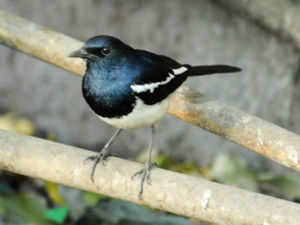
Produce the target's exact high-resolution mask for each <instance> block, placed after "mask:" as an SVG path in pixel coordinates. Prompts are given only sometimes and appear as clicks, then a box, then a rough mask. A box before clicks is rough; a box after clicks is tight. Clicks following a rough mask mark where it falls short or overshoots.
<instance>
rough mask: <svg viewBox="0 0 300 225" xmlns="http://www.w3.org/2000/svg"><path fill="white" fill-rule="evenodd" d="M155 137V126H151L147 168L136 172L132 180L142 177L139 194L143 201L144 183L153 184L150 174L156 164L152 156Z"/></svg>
mask: <svg viewBox="0 0 300 225" xmlns="http://www.w3.org/2000/svg"><path fill="white" fill-rule="evenodd" d="M153 136H154V125H152V126H151V134H150V140H149V146H148V157H147V161H146V163H145V166H144V168H143V169H141V170H139V171H138V172H136V173H135V174H134V175H133V176H132V178H134V177H135V176H138V175H141V176H142V177H141V186H140V192H139V199H142V194H143V191H144V183H145V180H147V183H148V184H150V183H151V179H150V172H151V169H152V168H153V167H154V166H155V163H152V162H151V154H152V146H153Z"/></svg>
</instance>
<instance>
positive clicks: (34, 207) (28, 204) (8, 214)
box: [0, 193, 50, 225]
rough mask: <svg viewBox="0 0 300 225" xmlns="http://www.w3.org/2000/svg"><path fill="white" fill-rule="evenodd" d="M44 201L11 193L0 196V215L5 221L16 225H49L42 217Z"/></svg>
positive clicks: (34, 196)
mask: <svg viewBox="0 0 300 225" xmlns="http://www.w3.org/2000/svg"><path fill="white" fill-rule="evenodd" d="M46 210H47V209H46V206H45V201H44V199H42V198H40V197H39V196H37V195H35V194H26V193H20V194H17V193H11V194H6V195H5V196H0V215H1V217H2V218H4V220H5V221H8V222H10V223H16V224H28V223H35V224H41V225H47V224H50V223H49V221H47V219H46V218H45V217H44V213H45V212H46Z"/></svg>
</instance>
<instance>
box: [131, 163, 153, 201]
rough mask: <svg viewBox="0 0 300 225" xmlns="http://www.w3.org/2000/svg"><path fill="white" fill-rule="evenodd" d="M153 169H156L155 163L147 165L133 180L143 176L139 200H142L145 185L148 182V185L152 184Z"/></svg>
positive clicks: (134, 175)
mask: <svg viewBox="0 0 300 225" xmlns="http://www.w3.org/2000/svg"><path fill="white" fill-rule="evenodd" d="M153 167H156V164H155V163H146V165H145V167H144V168H143V169H141V170H139V171H137V172H136V173H135V174H133V176H132V177H131V179H134V178H135V177H136V176H141V185H140V192H139V199H140V200H141V199H142V194H143V191H144V183H145V181H147V184H151V177H150V175H151V170H152V169H153Z"/></svg>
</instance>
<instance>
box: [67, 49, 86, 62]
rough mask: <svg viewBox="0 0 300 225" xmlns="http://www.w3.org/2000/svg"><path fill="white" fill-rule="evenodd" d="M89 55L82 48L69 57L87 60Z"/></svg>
mask: <svg viewBox="0 0 300 225" xmlns="http://www.w3.org/2000/svg"><path fill="white" fill-rule="evenodd" d="M88 55H89V54H88V53H87V51H86V50H85V49H84V48H81V49H79V50H76V51H74V52H72V53H71V54H70V55H69V57H72V58H82V59H86V58H88Z"/></svg>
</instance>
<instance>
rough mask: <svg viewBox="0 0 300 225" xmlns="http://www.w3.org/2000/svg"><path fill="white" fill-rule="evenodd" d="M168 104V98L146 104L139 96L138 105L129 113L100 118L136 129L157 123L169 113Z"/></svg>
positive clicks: (112, 123)
mask: <svg viewBox="0 0 300 225" xmlns="http://www.w3.org/2000/svg"><path fill="white" fill-rule="evenodd" d="M168 105H169V99H168V98H166V99H165V100H163V101H162V102H160V103H158V104H154V105H145V104H144V103H143V101H142V100H140V99H139V98H137V102H136V106H135V108H134V109H133V111H132V112H131V113H130V114H129V115H127V116H122V117H120V118H117V119H112V118H104V117H101V116H99V118H100V119H102V120H104V121H105V122H106V123H109V124H110V125H112V126H115V127H118V128H121V129H135V128H140V127H145V126H150V125H152V124H154V123H156V122H157V121H158V120H160V119H161V118H162V117H163V116H164V115H165V114H166V113H167V111H168Z"/></svg>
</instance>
